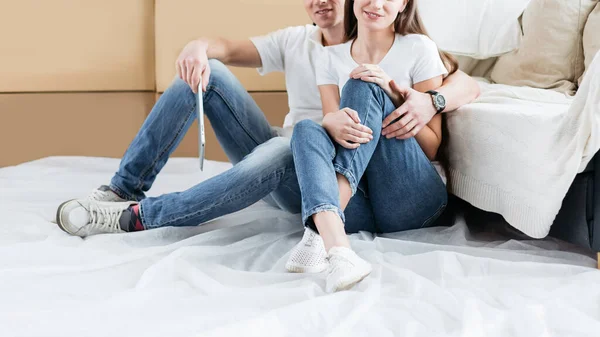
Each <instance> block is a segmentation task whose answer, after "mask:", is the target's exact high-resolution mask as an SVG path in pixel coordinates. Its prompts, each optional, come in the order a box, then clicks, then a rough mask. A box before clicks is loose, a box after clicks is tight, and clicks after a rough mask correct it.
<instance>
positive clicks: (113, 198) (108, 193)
mask: <svg viewBox="0 0 600 337" xmlns="http://www.w3.org/2000/svg"><path fill="white" fill-rule="evenodd" d="M88 199H89V200H94V201H107V202H122V201H126V200H125V199H123V198H121V197H120V196H118V195H117V194H116V193H115V192H113V190H111V189H110V187H108V186H106V185H102V186H100V187H98V188H97V189H95V190H93V191H92V193H90V195H88Z"/></svg>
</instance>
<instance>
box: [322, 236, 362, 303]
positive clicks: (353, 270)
mask: <svg viewBox="0 0 600 337" xmlns="http://www.w3.org/2000/svg"><path fill="white" fill-rule="evenodd" d="M328 259H329V270H328V273H329V274H328V275H327V283H326V291H327V292H328V293H332V292H335V291H340V290H347V289H350V288H352V286H354V285H355V284H356V283H358V282H360V281H362V280H363V279H364V278H365V277H367V275H369V274H370V273H371V270H372V269H373V268H372V267H371V264H370V263H368V262H367V261H365V260H363V259H361V258H360V257H359V256H358V255H356V253H355V252H354V251H353V250H352V249H350V248H346V247H333V248H331V249H330V250H329V257H328Z"/></svg>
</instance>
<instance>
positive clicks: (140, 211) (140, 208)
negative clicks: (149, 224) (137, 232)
mask: <svg viewBox="0 0 600 337" xmlns="http://www.w3.org/2000/svg"><path fill="white" fill-rule="evenodd" d="M138 205H139V208H138V211H139V213H140V222H141V223H142V226H143V227H144V230H146V229H147V228H146V219H145V218H144V211H143V207H142V202H141V201H140V203H139V204H138Z"/></svg>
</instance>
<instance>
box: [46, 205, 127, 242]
mask: <svg viewBox="0 0 600 337" xmlns="http://www.w3.org/2000/svg"><path fill="white" fill-rule="evenodd" d="M135 204H137V202H134V201H126V202H106V201H94V200H90V199H78V200H69V201H66V202H64V203H62V204H61V205H60V206H58V211H57V212H56V223H57V224H58V227H60V228H61V229H62V230H63V231H65V232H67V233H69V234H71V235H76V236H80V237H86V236H88V235H94V234H102V233H123V232H125V230H123V229H122V228H125V229H127V228H128V227H127V226H129V222H130V221H131V219H132V217H133V216H136V217H137V214H135V215H132V213H134V212H133V211H131V210H130V206H133V205H135ZM122 218H123V219H122ZM122 220H124V221H122ZM136 220H137V218H136ZM121 222H123V223H124V224H123V226H124V227H122V226H121Z"/></svg>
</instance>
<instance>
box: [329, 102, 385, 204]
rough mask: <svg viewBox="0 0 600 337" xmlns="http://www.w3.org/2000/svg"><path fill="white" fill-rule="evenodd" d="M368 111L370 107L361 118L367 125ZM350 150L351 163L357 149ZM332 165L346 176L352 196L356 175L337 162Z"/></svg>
mask: <svg viewBox="0 0 600 337" xmlns="http://www.w3.org/2000/svg"><path fill="white" fill-rule="evenodd" d="M374 96H375V93H373V95H369V102H368V104H367V105H370V104H371V101H372V100H373V99H374V98H375V97H374ZM370 112H371V109H367V113H366V114H365V116H364V120H363V125H364V126H367V121H368V120H369V116H370ZM349 151H352V156H351V157H350V164H352V163H353V162H354V158H356V153H357V152H358V149H353V150H349ZM333 167H334V168H335V169H336V172H338V173H341V174H342V175H344V177H346V179H348V182H349V183H350V189H351V190H352V196H354V194H355V193H356V188H357V182H356V177H355V176H354V174H353V173H352V172H351V170H349V169H347V168H345V167H343V166H341V165H339V164H334V165H333ZM340 171H342V172H340ZM349 176H350V177H351V178H352V180H351V179H350V177H349Z"/></svg>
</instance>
